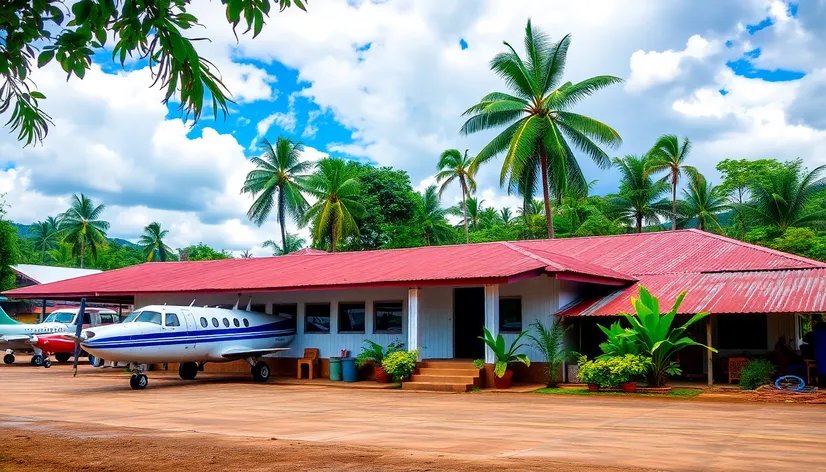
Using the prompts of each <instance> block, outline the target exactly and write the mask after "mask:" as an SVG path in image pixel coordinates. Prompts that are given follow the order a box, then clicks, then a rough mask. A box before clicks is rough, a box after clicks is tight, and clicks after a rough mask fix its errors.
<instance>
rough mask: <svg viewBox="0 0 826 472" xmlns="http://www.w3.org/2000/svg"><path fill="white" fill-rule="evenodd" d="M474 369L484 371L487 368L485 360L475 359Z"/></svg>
mask: <svg viewBox="0 0 826 472" xmlns="http://www.w3.org/2000/svg"><path fill="white" fill-rule="evenodd" d="M473 367H475V368H477V369H484V368H485V360H484V359H473Z"/></svg>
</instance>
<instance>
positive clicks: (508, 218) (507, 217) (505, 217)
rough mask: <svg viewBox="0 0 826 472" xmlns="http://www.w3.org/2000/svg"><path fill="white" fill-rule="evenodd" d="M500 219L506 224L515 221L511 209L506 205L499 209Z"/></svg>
mask: <svg viewBox="0 0 826 472" xmlns="http://www.w3.org/2000/svg"><path fill="white" fill-rule="evenodd" d="M499 220H500V221H502V223H503V224H504V225H505V226H507V225H509V224H511V223H513V214H512V213H511V209H510V208H508V207H505V208H502V209H501V210H499Z"/></svg>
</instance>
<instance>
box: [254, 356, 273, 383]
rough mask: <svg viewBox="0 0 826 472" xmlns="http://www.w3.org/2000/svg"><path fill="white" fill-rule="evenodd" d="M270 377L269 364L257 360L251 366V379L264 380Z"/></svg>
mask: <svg viewBox="0 0 826 472" xmlns="http://www.w3.org/2000/svg"><path fill="white" fill-rule="evenodd" d="M269 379H270V366H269V365H268V364H267V363H266V362H264V361H258V362H256V363H255V365H254V366H252V380H255V381H256V382H266V381H267V380H269Z"/></svg>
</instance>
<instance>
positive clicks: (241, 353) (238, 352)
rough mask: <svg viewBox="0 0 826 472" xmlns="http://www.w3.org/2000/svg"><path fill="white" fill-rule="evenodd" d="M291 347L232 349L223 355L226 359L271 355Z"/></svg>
mask: <svg viewBox="0 0 826 472" xmlns="http://www.w3.org/2000/svg"><path fill="white" fill-rule="evenodd" d="M289 350H290V348H288V347H274V348H272V349H258V350H255V351H247V350H243V349H230V350H228V351H226V352H224V353H223V354H221V357H224V358H226V359H235V358H238V359H240V358H243V357H250V356H254V357H271V356H272V355H273V354H276V353H279V352H281V351H289Z"/></svg>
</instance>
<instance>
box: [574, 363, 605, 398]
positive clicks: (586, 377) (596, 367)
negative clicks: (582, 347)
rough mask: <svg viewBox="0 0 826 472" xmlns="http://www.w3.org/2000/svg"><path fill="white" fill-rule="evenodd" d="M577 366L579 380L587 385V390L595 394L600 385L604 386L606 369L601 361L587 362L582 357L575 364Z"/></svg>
mask: <svg viewBox="0 0 826 472" xmlns="http://www.w3.org/2000/svg"><path fill="white" fill-rule="evenodd" d="M577 365H578V366H579V380H580V381H582V382H583V383H586V384H588V390H590V391H592V392H596V391H597V390H599V387H600V386H601V385H604V384H606V378H607V374H608V369H607V366H606V364H605V361H604V360H602V359H595V360H592V361H591V360H588V357H586V356H582V357H580V358H579V362H577Z"/></svg>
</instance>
